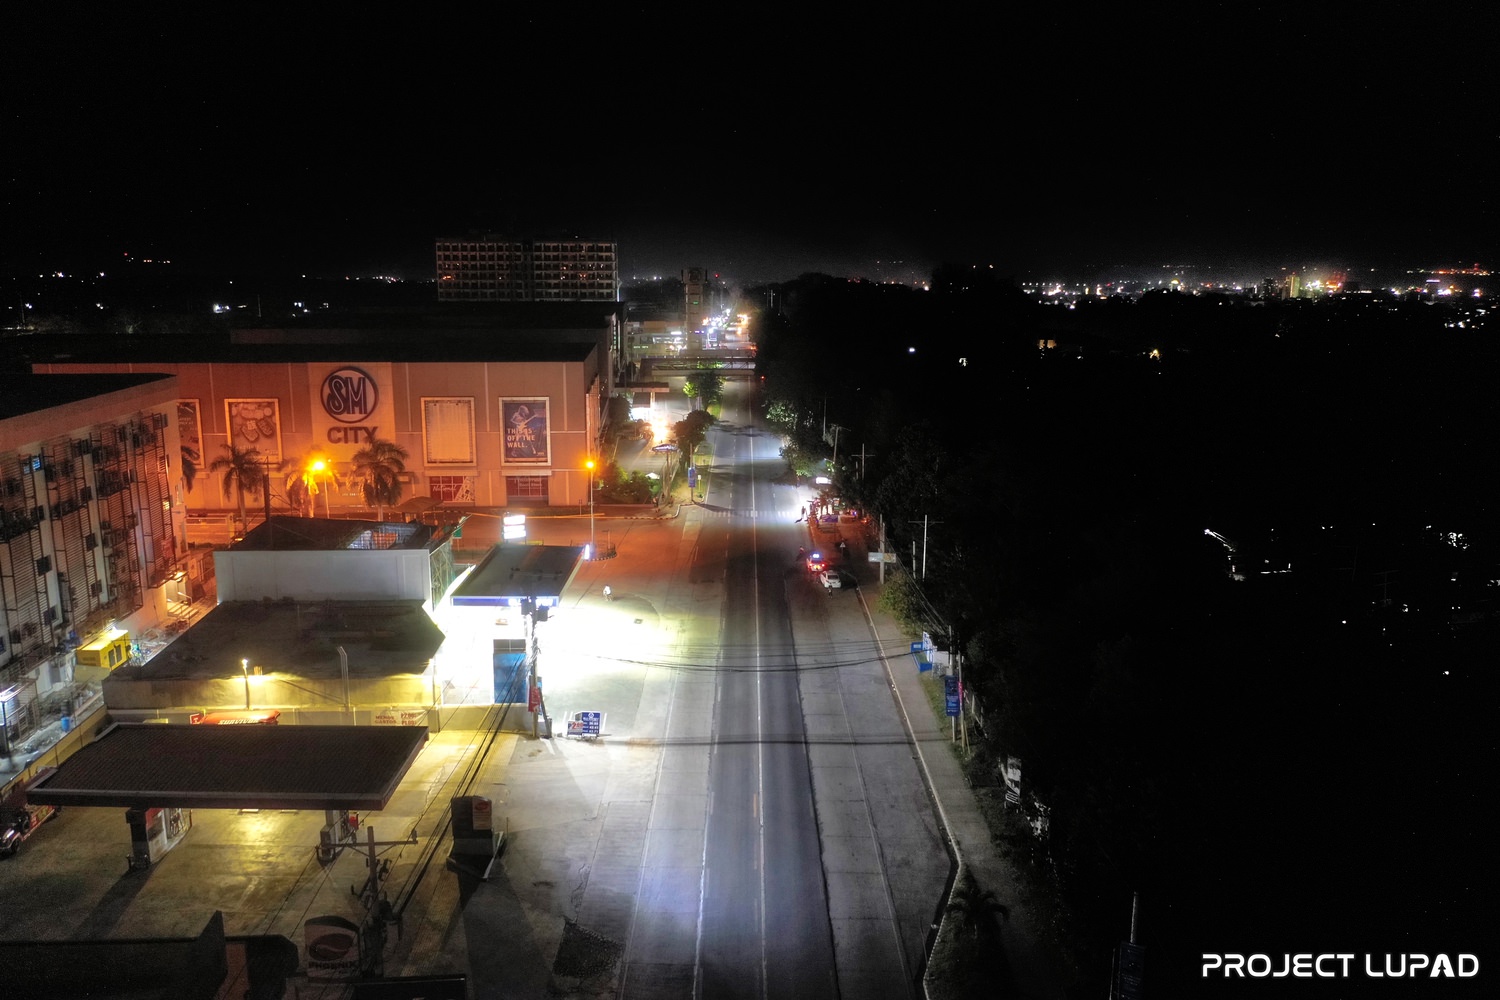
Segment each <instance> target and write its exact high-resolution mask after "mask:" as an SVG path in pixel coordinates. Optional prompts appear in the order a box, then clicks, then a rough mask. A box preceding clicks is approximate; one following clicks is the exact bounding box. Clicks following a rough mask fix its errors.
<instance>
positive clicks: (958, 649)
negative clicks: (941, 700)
mask: <svg viewBox="0 0 1500 1000" xmlns="http://www.w3.org/2000/svg"><path fill="white" fill-rule="evenodd" d="M948 642H949V644H950V645H951V646H952V648H953V660H954V662H955V663H956V664H957V665H958V737H959V742H960V744H961V745H962V746H963V748H964V749H965V750H967V749H969V724H968V720H967V719H966V718H965V717H964V652H963V647H962V646H960V645H959V644H958V632H957V630H956V629H954V628H952V627H951V626H950V627H949V629H948Z"/></svg>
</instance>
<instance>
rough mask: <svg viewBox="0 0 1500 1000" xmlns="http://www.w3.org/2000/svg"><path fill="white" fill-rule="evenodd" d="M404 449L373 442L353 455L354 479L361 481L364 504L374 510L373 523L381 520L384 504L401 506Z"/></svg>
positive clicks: (405, 453)
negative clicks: (372, 507) (374, 520)
mask: <svg viewBox="0 0 1500 1000" xmlns="http://www.w3.org/2000/svg"><path fill="white" fill-rule="evenodd" d="M406 457H407V452H406V449H405V448H403V447H401V446H400V445H399V444H397V443H396V442H394V441H384V440H381V439H380V438H376V439H375V440H373V441H371V442H370V443H369V444H368V445H366V446H365V447H363V448H361V449H360V450H359V451H357V452H355V453H354V475H355V476H356V477H358V478H359V479H361V480H363V484H364V493H365V503H367V504H371V505H373V506H374V507H375V519H376V520H377V521H384V520H385V508H386V504H397V503H400V502H401V475H402V474H403V473H404V472H406Z"/></svg>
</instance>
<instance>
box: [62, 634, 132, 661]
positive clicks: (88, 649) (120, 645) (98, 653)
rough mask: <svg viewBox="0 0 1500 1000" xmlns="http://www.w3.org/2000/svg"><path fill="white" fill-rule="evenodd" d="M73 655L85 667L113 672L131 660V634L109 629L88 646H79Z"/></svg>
mask: <svg viewBox="0 0 1500 1000" xmlns="http://www.w3.org/2000/svg"><path fill="white" fill-rule="evenodd" d="M73 655H74V656H75V657H76V658H77V660H78V662H79V663H81V664H83V665H85V666H89V667H101V668H103V669H105V670H113V669H115V668H116V667H118V666H119V665H120V664H122V663H125V662H126V661H128V660H129V659H130V633H129V632H126V631H125V630H123V629H118V628H112V629H109V630H108V631H106V632H104V633H103V634H102V635H100V636H99V638H97V639H95V640H94V641H93V642H91V643H89V644H88V645H87V646H79V647H78V649H77V650H75V651H74V653H73Z"/></svg>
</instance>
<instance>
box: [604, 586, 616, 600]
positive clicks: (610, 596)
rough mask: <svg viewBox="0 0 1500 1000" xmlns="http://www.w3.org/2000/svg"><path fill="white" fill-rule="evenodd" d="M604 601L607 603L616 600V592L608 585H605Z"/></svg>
mask: <svg viewBox="0 0 1500 1000" xmlns="http://www.w3.org/2000/svg"><path fill="white" fill-rule="evenodd" d="M604 599H605V600H606V601H613V600H614V599H615V598H614V591H612V590H610V589H609V584H607V583H606V584H605V585H604Z"/></svg>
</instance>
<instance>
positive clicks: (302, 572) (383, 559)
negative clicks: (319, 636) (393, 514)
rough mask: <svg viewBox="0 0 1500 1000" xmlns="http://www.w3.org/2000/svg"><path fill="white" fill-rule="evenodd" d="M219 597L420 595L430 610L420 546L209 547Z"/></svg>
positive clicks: (428, 571) (428, 573) (427, 565)
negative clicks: (290, 549)
mask: <svg viewBox="0 0 1500 1000" xmlns="http://www.w3.org/2000/svg"><path fill="white" fill-rule="evenodd" d="M214 575H215V576H216V578H217V584H218V593H219V601H220V602H221V603H222V602H225V601H258V600H261V599H263V598H269V599H271V600H273V601H274V600H280V599H281V598H283V597H290V598H294V599H296V600H303V601H315V600H339V601H376V600H406V601H421V602H422V605H423V607H424V608H426V609H427V610H428V611H429V612H430V611H431V610H432V563H431V556H430V555H429V553H428V552H427V551H426V550H425V549H419V550H410V549H396V550H386V551H374V550H363V549H361V550H357V551H345V552H327V551H317V552H258V551H248V552H237V551H222V552H215V553H214Z"/></svg>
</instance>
